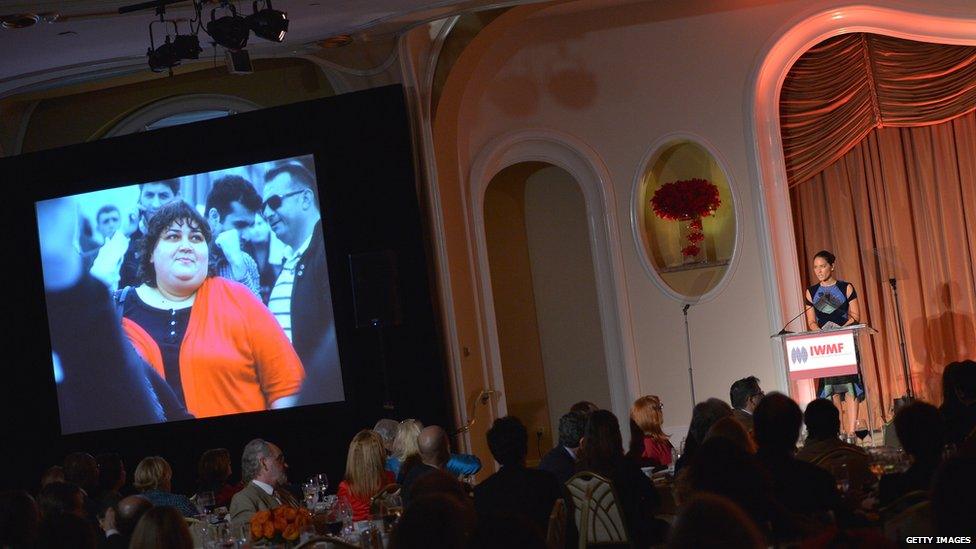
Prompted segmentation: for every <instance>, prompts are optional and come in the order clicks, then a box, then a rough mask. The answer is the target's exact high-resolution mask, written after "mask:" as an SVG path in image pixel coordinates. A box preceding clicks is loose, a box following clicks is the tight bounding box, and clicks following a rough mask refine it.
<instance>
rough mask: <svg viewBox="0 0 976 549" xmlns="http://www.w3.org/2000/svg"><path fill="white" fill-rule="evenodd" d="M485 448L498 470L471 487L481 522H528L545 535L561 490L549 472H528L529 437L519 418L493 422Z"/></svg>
mask: <svg viewBox="0 0 976 549" xmlns="http://www.w3.org/2000/svg"><path fill="white" fill-rule="evenodd" d="M487 438H488V449H489V450H490V451H491V455H492V456H494V458H495V461H497V462H498V463H499V464H500V465H501V468H500V469H499V470H498V472H496V473H495V474H493V475H491V476H490V477H488V478H487V479H485V480H484V481H482V482H481V483H480V484H478V485H477V486H475V488H474V506H475V509H476V510H477V511H478V517H479V520H481V521H486V522H487V523H493V522H495V521H496V520H497V519H499V517H507V516H515V517H520V518H524V519H528V520H529V521H530V523H531V524H533V525H535V527H536V528H537V529H538V530H539V533H540V534H541V535H543V536H544V535H545V532H546V529H547V526H548V523H549V514H550V513H551V512H552V506H553V503H555V501H556V500H557V499H559V498H560V497H562V496H563V487H562V485H561V484H560V483H559V481H558V480H556V477H555V476H553V475H552V473H549V472H548V471H540V470H536V469H528V468H526V467H525V456H526V454H527V453H528V450H529V435H528V432H527V431H526V429H525V426H524V425H522V422H521V421H519V420H518V418H516V417H513V416H507V417H503V418H499V419H496V420H495V422H494V423H493V424H492V426H491V429H489V430H488V433H487Z"/></svg>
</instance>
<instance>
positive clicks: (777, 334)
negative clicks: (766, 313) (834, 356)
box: [770, 305, 813, 337]
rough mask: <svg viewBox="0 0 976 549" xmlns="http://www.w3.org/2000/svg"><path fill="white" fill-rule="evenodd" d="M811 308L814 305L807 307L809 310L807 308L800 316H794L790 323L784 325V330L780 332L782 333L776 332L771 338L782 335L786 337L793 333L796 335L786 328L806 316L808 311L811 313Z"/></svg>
mask: <svg viewBox="0 0 976 549" xmlns="http://www.w3.org/2000/svg"><path fill="white" fill-rule="evenodd" d="M811 307H813V305H807V308H806V309H803V310H802V311H800V314H798V315H796V316H794V317H793V318H791V319H790V320H789V322H787V323H786V324H784V325H783V329H782V330H780V331H778V332H776V333H775V334H773V335H772V336H770V337H776V336H781V335H786V334H792V333H795V332H792V331H790V330H787V329H786V328H787V327H788V326H789V325H790V324H793V321H794V320H796V319H798V318H800V317H801V316H803V315H805V314H806V312H807V311H809V310H810V308H811Z"/></svg>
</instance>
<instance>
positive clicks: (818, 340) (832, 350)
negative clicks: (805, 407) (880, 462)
mask: <svg viewBox="0 0 976 549" xmlns="http://www.w3.org/2000/svg"><path fill="white" fill-rule="evenodd" d="M876 333H878V331H877V330H875V329H874V328H872V327H870V326H868V325H867V324H852V325H850V326H842V327H839V328H833V329H827V330H814V331H809V332H797V333H783V334H775V335H773V336H772V339H778V340H780V341H781V342H782V344H783V350H784V352H785V355H784V356H785V357H786V371H787V373H788V375H789V379H790V381H797V380H800V379H820V378H824V377H831V376H844V375H851V374H860V373H861V352H860V338H861V337H862V336H864V337H866V336H872V335H874V334H876ZM861 382H862V385H863V386H864V400H865V402H866V403H867V406H865V409H866V410H867V416H868V417H867V421H868V428H869V429H870V430H871V432H872V433H874V432H875V431H876V427H877V426H876V425H875V422H874V417H873V414H872V412H871V406H870V402H868V398H869V397H870V391H869V389H868V385H867V383H865V382H864V376H863V375H861ZM817 396H818V397H819V395H817ZM852 396H853V395H852ZM871 440H872V441H874V442H875V444H877V442H876V441H875V438H874V436H873V435H872V437H871Z"/></svg>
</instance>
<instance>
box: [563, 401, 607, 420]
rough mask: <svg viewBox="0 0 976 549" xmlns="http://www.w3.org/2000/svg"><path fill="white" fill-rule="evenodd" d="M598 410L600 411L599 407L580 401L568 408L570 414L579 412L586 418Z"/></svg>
mask: <svg viewBox="0 0 976 549" xmlns="http://www.w3.org/2000/svg"><path fill="white" fill-rule="evenodd" d="M599 409H600V407H599V406H597V405H596V404H593V403H592V402H590V401H588V400H581V401H579V402H577V403H576V404H573V405H572V406H570V407H569V411H570V412H581V413H583V414H585V415H587V416H588V415H590V414H592V413H593V412H595V411H597V410H599Z"/></svg>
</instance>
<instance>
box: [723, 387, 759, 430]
mask: <svg viewBox="0 0 976 549" xmlns="http://www.w3.org/2000/svg"><path fill="white" fill-rule="evenodd" d="M763 395H765V393H763V390H762V388H761V387H759V378H757V377H756V376H749V377H744V378H742V379H740V380H738V381H736V382H735V383H733V384H732V387H731V388H729V402H731V403H732V408H734V410H733V411H732V415H733V416H734V417H735V419H737V420H739V421H740V422H741V423H742V426H743V427H745V428H746V431H748V432H749V433H752V431H753V427H752V414H753V413H755V411H756V405H758V404H759V401H760V400H762V397H763Z"/></svg>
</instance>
